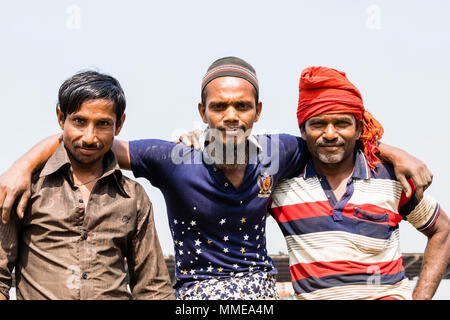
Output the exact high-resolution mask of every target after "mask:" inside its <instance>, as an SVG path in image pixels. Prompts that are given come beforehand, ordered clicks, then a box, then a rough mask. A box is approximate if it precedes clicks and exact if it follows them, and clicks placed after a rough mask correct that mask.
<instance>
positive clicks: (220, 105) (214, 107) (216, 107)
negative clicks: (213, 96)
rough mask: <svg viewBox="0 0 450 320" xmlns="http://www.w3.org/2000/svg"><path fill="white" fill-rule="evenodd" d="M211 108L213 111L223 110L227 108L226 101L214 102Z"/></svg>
mask: <svg viewBox="0 0 450 320" xmlns="http://www.w3.org/2000/svg"><path fill="white" fill-rule="evenodd" d="M209 108H210V109H211V110H213V111H223V110H225V108H226V104H224V103H212V104H211V105H210V106H209Z"/></svg>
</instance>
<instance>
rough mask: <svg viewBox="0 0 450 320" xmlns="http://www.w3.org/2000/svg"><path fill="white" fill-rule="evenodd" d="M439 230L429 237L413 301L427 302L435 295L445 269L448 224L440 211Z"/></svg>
mask: <svg viewBox="0 0 450 320" xmlns="http://www.w3.org/2000/svg"><path fill="white" fill-rule="evenodd" d="M441 218H442V221H443V222H444V223H441V227H440V230H437V231H436V232H434V233H433V235H431V236H430V237H429V240H428V244H427V247H426V249H425V252H424V256H423V263H422V272H421V274H420V277H419V280H418V281H417V285H416V288H415V289H414V292H413V299H415V300H428V299H431V298H432V297H433V295H434V294H435V292H436V290H437V288H438V286H439V283H440V281H441V279H442V277H443V275H444V273H445V270H446V269H447V265H448V261H449V249H450V243H449V224H448V218H447V217H446V215H445V213H444V212H443V211H441V213H440V217H439V219H441Z"/></svg>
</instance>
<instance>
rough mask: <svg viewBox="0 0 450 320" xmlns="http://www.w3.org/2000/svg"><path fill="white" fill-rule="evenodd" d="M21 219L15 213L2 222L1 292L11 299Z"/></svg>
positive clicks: (0, 224)
mask: <svg viewBox="0 0 450 320" xmlns="http://www.w3.org/2000/svg"><path fill="white" fill-rule="evenodd" d="M18 228H19V221H18V219H17V217H16V215H15V213H11V219H10V221H9V222H8V223H7V224H3V223H1V222H0V293H2V294H3V295H4V296H5V297H6V298H7V299H9V290H10V289H11V286H12V272H13V269H14V266H15V263H16V259H17V254H18V234H19V230H18Z"/></svg>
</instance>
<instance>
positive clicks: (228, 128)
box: [217, 126, 245, 132]
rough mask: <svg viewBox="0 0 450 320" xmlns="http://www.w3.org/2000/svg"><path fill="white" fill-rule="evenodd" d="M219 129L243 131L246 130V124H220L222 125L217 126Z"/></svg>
mask: <svg viewBox="0 0 450 320" xmlns="http://www.w3.org/2000/svg"><path fill="white" fill-rule="evenodd" d="M217 129H218V130H221V131H225V130H230V129H231V130H236V129H237V130H242V131H244V132H245V126H220V127H217Z"/></svg>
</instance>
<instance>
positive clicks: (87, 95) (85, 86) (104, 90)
mask: <svg viewBox="0 0 450 320" xmlns="http://www.w3.org/2000/svg"><path fill="white" fill-rule="evenodd" d="M93 99H105V100H109V101H112V102H114V106H115V111H116V116H117V120H119V119H120V118H121V117H122V115H123V113H124V112H125V107H126V100H125V94H124V92H123V90H122V87H121V86H120V83H119V81H117V79H115V78H113V77H111V76H109V75H106V74H102V73H99V72H96V71H83V72H79V73H77V74H75V75H74V76H72V77H70V78H69V79H67V80H66V81H64V83H63V84H62V85H61V87H60V88H59V92H58V104H57V107H59V108H60V109H61V111H62V112H63V113H64V118H66V116H67V115H68V114H72V113H74V112H77V111H78V110H79V109H80V107H81V105H82V104H83V102H85V101H88V100H93Z"/></svg>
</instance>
